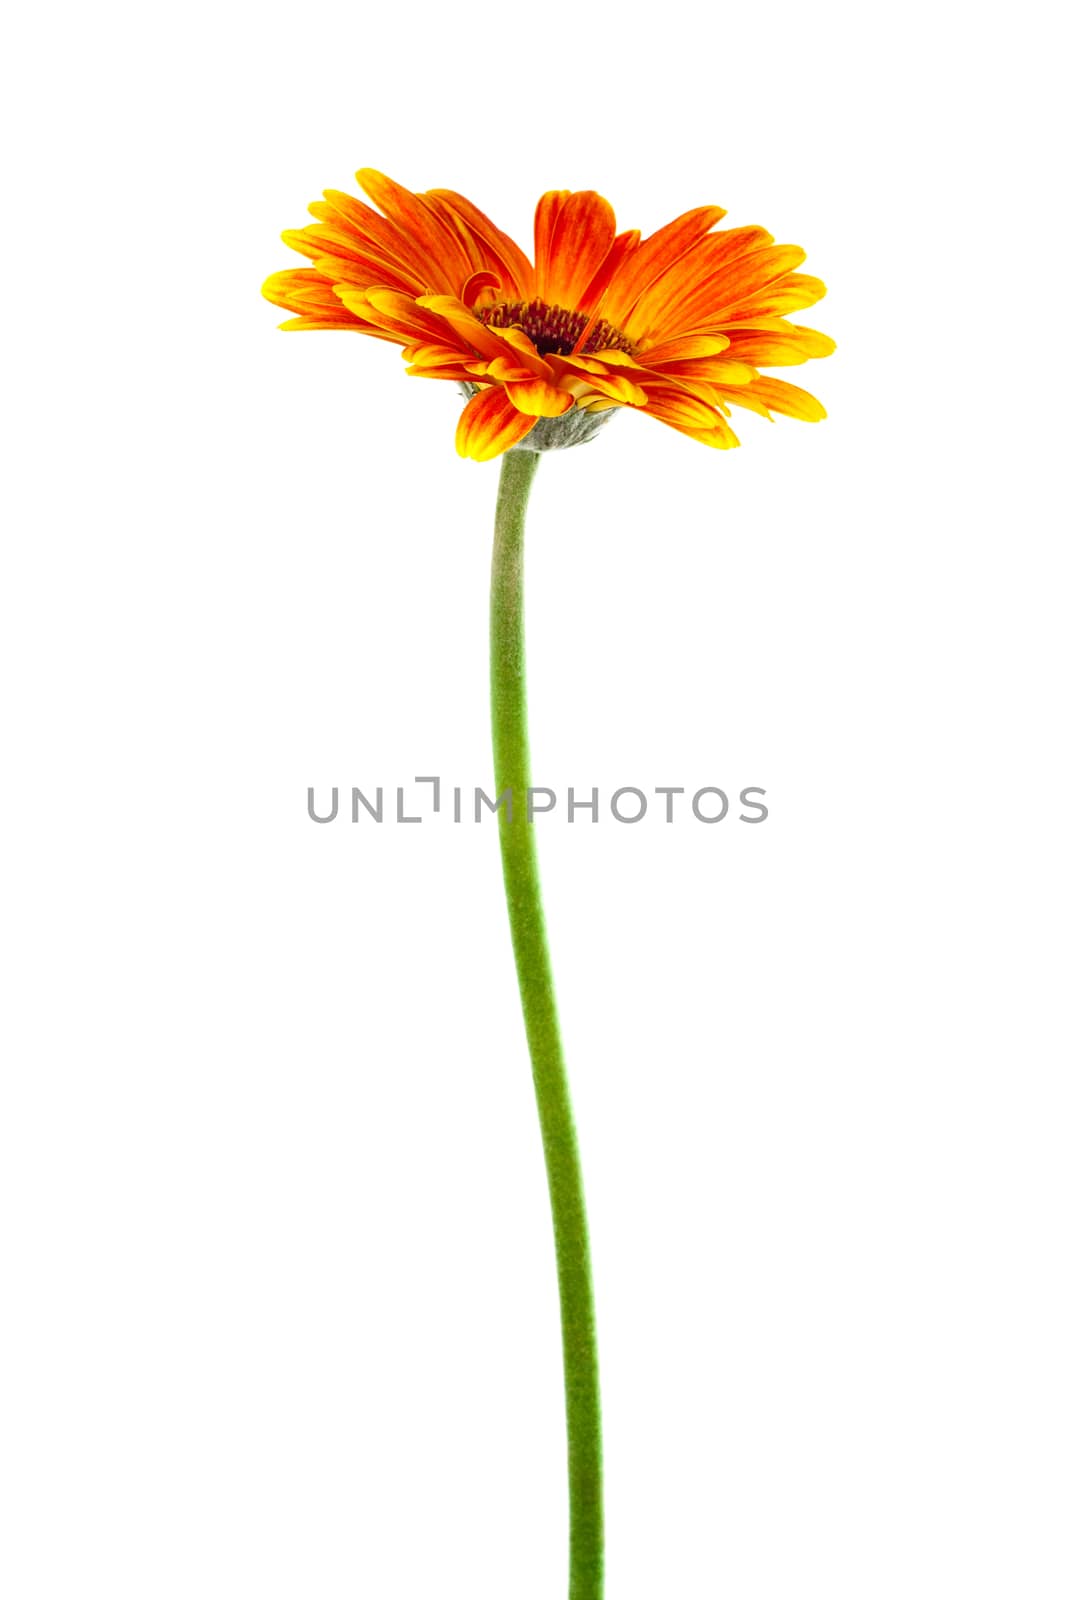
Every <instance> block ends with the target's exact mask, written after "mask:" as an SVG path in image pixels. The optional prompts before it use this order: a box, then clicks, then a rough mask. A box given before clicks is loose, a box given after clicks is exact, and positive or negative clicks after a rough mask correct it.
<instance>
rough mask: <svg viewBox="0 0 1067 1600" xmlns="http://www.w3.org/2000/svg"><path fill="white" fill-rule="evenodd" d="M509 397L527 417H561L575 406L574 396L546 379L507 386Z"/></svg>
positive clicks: (535, 379)
mask: <svg viewBox="0 0 1067 1600" xmlns="http://www.w3.org/2000/svg"><path fill="white" fill-rule="evenodd" d="M504 387H505V389H506V391H507V397H508V399H509V400H510V401H511V403H512V405H513V406H514V407H515V409H516V411H521V412H522V414H523V416H526V417H561V416H562V415H563V413H564V412H565V411H569V410H570V408H571V406H572V405H573V404H574V396H573V395H570V394H567V393H566V392H565V391H564V390H563V389H557V388H556V386H555V384H554V383H547V382H546V381H545V379H544V378H530V379H529V380H528V381H526V382H524V383H508V384H505V386H504Z"/></svg>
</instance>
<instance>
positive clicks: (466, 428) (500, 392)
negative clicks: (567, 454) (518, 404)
mask: <svg viewBox="0 0 1067 1600" xmlns="http://www.w3.org/2000/svg"><path fill="white" fill-rule="evenodd" d="M536 422H537V418H536V417H528V416H524V415H523V413H522V412H521V411H516V409H515V407H514V406H513V405H512V403H511V401H510V400H509V399H508V397H507V393H506V391H505V390H504V389H501V388H498V387H495V386H494V387H493V388H492V389H481V390H479V392H478V393H477V394H476V395H475V396H474V398H473V399H472V400H468V401H467V404H466V405H465V406H464V408H463V412H462V415H461V416H460V419H459V423H458V426H457V428H456V449H457V450H458V451H459V453H460V455H461V456H469V457H470V458H471V460H472V461H492V459H493V457H494V456H500V455H503V454H504V451H505V450H510V449H511V447H512V445H514V444H518V442H519V440H520V439H525V437H526V435H527V434H528V433H529V431H530V429H531V428H532V427H534V426H535V424H536Z"/></svg>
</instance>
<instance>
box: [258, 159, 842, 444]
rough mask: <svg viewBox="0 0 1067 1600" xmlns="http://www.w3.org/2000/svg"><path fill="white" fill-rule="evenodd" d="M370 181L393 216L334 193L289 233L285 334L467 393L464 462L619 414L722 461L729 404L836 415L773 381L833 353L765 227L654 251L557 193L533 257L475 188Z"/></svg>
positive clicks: (798, 257)
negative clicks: (399, 357) (682, 438)
mask: <svg viewBox="0 0 1067 1600" xmlns="http://www.w3.org/2000/svg"><path fill="white" fill-rule="evenodd" d="M356 176H357V180H358V182H359V184H360V187H361V188H362V189H363V191H364V193H366V194H367V195H368V196H369V197H370V199H371V200H372V201H373V202H374V204H375V205H377V206H378V207H379V208H380V209H379V210H378V211H375V210H374V209H373V207H371V206H368V205H366V204H365V203H364V202H363V201H362V200H356V199H353V197H352V196H351V195H347V194H342V193H340V192H338V191H337V190H327V191H326V196H325V199H324V200H323V201H317V202H316V203H315V204H313V205H312V206H310V207H309V210H310V211H311V214H312V216H313V217H315V219H316V221H315V222H314V223H313V224H312V225H311V226H310V227H307V228H301V229H299V230H297V231H294V232H288V233H284V234H283V235H282V238H283V240H284V241H285V243H286V244H288V245H291V246H292V248H293V249H294V250H297V251H299V252H300V254H301V255H304V256H307V257H308V258H309V259H310V261H311V263H312V265H311V266H310V267H305V268H298V269H296V270H293V271H288V272H276V273H274V275H273V276H272V277H270V278H268V279H267V282H266V283H265V284H264V286H263V293H264V294H265V295H266V297H267V299H268V300H270V301H272V302H273V303H274V304H275V305H278V306H281V307H282V308H283V309H284V310H286V311H290V312H292V313H294V316H293V318H292V320H291V321H288V322H284V323H282V327H283V328H293V329H296V328H309V329H310V328H347V329H350V330H353V331H355V332H357V333H366V334H370V335H371V337H372V338H376V339H387V340H389V341H390V342H392V343H394V344H398V345H402V346H403V350H404V357H405V360H406V361H407V362H408V369H407V370H408V371H409V372H410V373H411V374H412V375H413V376H415V377H419V378H445V379H448V380H450V381H452V382H458V383H459V384H460V385H462V386H463V389H464V392H465V393H466V394H467V395H468V397H469V398H468V400H467V404H466V406H465V408H464V410H463V413H462V415H461V417H460V419H459V425H458V427H457V430H456V447H457V449H458V450H459V453H460V454H461V455H464V456H471V457H473V458H474V459H475V460H476V461H488V460H491V459H492V458H493V457H494V456H498V455H501V454H502V453H503V452H504V451H505V450H509V449H511V448H512V446H514V445H519V444H522V443H524V442H525V443H526V444H527V446H529V447H533V448H537V449H545V448H549V447H551V446H552V445H553V444H561V443H577V442H578V441H579V440H580V439H582V438H584V437H588V435H589V433H590V432H592V431H593V430H594V429H595V427H596V426H597V425H598V424H599V422H600V421H601V420H603V414H604V413H606V412H609V411H612V410H614V409H615V408H617V407H619V406H629V407H632V408H633V409H635V410H639V411H644V412H646V413H647V414H648V415H649V416H652V417H656V418H658V419H659V421H660V422H665V423H667V425H668V426H669V427H672V428H676V429H678V431H679V432H681V433H685V434H688V435H689V437H690V438H692V439H698V440H700V441H701V443H703V444H709V445H713V446H715V447H716V448H717V449H727V448H729V447H730V446H732V445H735V444H737V443H738V442H739V441H738V439H737V437H736V435H735V434H734V432H733V430H732V428H731V427H730V425H729V423H728V422H727V420H726V418H727V417H728V416H729V415H730V408H731V407H732V406H741V407H743V408H745V409H746V410H749V411H757V412H759V413H760V415H761V416H764V417H769V416H770V415H771V413H772V412H780V413H781V414H782V415H784V416H789V417H799V418H801V419H802V420H804V421H807V422H816V421H818V420H819V419H820V418H821V417H823V416H825V411H824V410H823V407H822V406H821V405H820V403H819V402H818V400H816V399H815V398H814V396H812V395H810V394H808V393H807V392H806V390H804V389H798V388H797V387H796V386H795V385H794V384H791V383H785V382H783V381H782V380H781V379H779V378H772V377H767V376H766V375H765V374H764V373H763V372H762V370H761V369H762V368H763V367H783V366H794V365H797V364H798V363H800V362H802V361H807V360H809V359H810V358H811V357H813V356H825V355H829V353H830V351H831V350H832V349H833V348H834V346H833V341H832V340H830V339H828V338H827V337H826V335H825V334H822V333H816V332H815V331H814V330H813V329H811V328H802V327H797V326H796V325H794V324H793V323H791V322H788V321H787V320H786V317H787V314H788V313H789V312H793V311H800V310H802V309H803V308H804V307H806V306H810V305H813V304H814V303H815V301H816V300H819V299H821V297H822V295H823V294H824V293H825V289H824V286H823V284H822V283H820V282H819V280H818V278H812V277H809V276H808V275H807V274H806V273H801V272H798V271H797V270H796V269H797V267H799V265H800V263H801V262H802V261H803V260H804V252H803V250H801V249H800V248H799V247H798V246H797V245H792V244H786V245H780V244H775V242H774V240H773V238H772V237H771V235H770V234H769V233H768V232H767V231H766V229H765V228H758V227H743V228H728V229H723V230H722V231H715V230H716V225H717V224H718V223H719V222H720V221H721V219H722V218H723V216H724V215H725V213H724V212H723V211H722V210H721V209H720V208H719V207H718V206H698V207H697V208H696V209H695V210H693V211H687V212H685V214H684V215H683V216H680V217H678V218H677V219H676V220H675V221H674V222H670V223H668V224H667V226H666V227H664V228H660V229H659V231H658V232H656V233H653V234H651V235H650V236H649V237H648V238H647V239H642V238H641V236H640V234H639V233H638V232H637V231H636V230H630V231H628V232H625V233H617V232H616V226H615V214H614V212H613V211H612V209H611V206H610V205H609V204H608V202H607V201H606V200H605V199H603V197H602V196H601V195H599V194H596V193H594V192H593V191H591V190H584V191H581V192H579V193H574V194H572V193H570V192H568V191H567V190H554V191H552V192H551V193H549V194H546V195H543V196H542V197H541V199H540V200H539V201H538V204H537V210H536V213H535V217H534V258H533V261H532V262H531V261H530V260H529V258H528V257H527V256H526V255H525V254H524V252H523V251H522V250H521V249H520V248H519V246H518V245H517V244H516V243H515V242H514V240H512V239H510V238H509V237H508V235H507V234H506V233H502V232H501V230H500V229H499V228H497V227H496V226H495V224H494V223H492V222H491V221H490V220H489V218H488V217H487V216H485V215H484V214H483V213H482V212H481V211H479V210H478V208H477V207H476V206H474V205H472V204H471V202H470V201H469V200H466V199H464V197H463V196H462V195H460V194H454V193H453V192H452V191H451V190H448V189H431V190H430V191H429V192H428V193H426V194H412V193H411V192H410V191H409V190H407V189H403V188H401V186H400V185H399V184H397V183H394V182H392V180H391V179H389V178H386V177H385V176H384V175H383V174H382V173H380V172H375V171H372V170H370V169H364V170H363V171H361V172H359V173H357V174H356ZM555 419H566V420H562V421H556V420H555ZM535 428H536V429H537V433H536V434H534V435H533V437H529V436H530V435H531V434H533V430H534V429H535Z"/></svg>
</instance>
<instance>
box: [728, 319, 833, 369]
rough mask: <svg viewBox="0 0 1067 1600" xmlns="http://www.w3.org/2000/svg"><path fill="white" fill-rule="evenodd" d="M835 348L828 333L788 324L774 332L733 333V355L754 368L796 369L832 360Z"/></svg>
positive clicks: (744, 330)
mask: <svg viewBox="0 0 1067 1600" xmlns="http://www.w3.org/2000/svg"><path fill="white" fill-rule="evenodd" d="M835 348H836V347H835V345H834V341H833V340H832V339H828V338H827V336H826V334H825V333H817V332H816V331H815V329H814V328H800V327H795V326H794V325H793V323H791V322H786V321H784V320H783V321H782V322H781V323H780V325H779V327H778V328H777V329H775V330H774V331H764V330H761V329H757V328H740V329H737V330H731V332H730V354H731V355H736V356H737V358H738V360H739V361H747V362H748V363H749V365H750V366H753V367H795V366H799V365H800V363H801V362H802V361H811V360H814V359H815V358H816V357H818V356H828V355H830V354H832V352H833V350H834V349H835Z"/></svg>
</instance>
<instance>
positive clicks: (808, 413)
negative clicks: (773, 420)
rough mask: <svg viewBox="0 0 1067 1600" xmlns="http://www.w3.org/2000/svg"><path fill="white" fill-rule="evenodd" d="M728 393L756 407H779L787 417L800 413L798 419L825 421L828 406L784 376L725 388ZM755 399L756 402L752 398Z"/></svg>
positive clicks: (736, 400) (735, 400)
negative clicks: (787, 380)
mask: <svg viewBox="0 0 1067 1600" xmlns="http://www.w3.org/2000/svg"><path fill="white" fill-rule="evenodd" d="M723 394H724V396H725V397H726V398H727V399H728V400H729V401H730V402H731V403H732V404H736V405H739V406H749V408H750V409H751V410H753V411H756V410H759V409H760V408H761V407H762V406H765V407H766V409H767V410H768V411H778V412H780V413H781V415H782V416H783V417H796V419H797V420H798V422H821V421H822V420H823V418H824V417H825V416H826V407H825V406H824V405H823V404H822V402H821V400H816V398H815V396H814V395H813V394H809V393H808V391H807V390H806V389H798V388H797V386H796V384H794V383H783V381H782V379H781V378H765V377H762V376H761V377H759V378H757V380H756V382H755V383H750V384H747V385H746V386H745V388H743V389H724V390H723ZM753 401H755V402H756V404H755V405H753V404H751V402H753Z"/></svg>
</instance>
